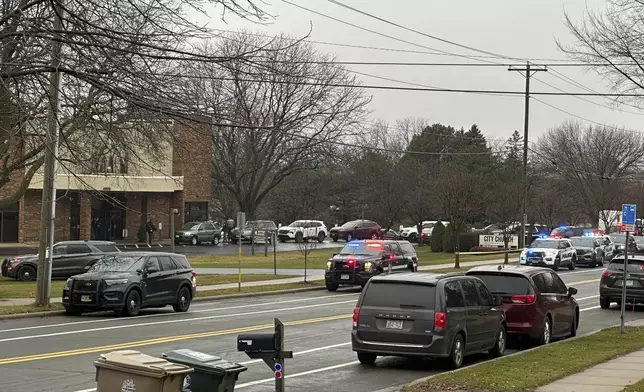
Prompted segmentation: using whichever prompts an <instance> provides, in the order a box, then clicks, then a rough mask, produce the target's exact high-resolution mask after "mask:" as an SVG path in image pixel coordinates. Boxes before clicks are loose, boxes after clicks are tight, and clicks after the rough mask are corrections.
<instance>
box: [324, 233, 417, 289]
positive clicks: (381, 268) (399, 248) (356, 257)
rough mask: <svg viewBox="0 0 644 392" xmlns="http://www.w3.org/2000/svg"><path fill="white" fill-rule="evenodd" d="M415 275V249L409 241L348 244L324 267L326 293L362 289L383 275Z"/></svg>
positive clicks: (353, 242) (374, 241)
mask: <svg viewBox="0 0 644 392" xmlns="http://www.w3.org/2000/svg"><path fill="white" fill-rule="evenodd" d="M416 271H418V257H417V256H416V249H414V246H413V245H412V244H411V243H409V242H408V241H391V240H385V241H382V240H380V241H379V240H364V241H351V242H349V243H347V244H346V245H345V246H344V248H342V250H341V251H340V253H335V254H334V255H333V257H332V258H330V259H329V261H328V262H327V263H326V272H325V274H324V281H325V283H326V288H327V290H329V291H336V290H337V289H338V286H339V285H341V284H342V285H360V286H362V287H364V285H365V284H367V281H368V280H369V279H370V278H371V277H372V276H375V275H380V274H382V273H389V272H391V273H395V272H416Z"/></svg>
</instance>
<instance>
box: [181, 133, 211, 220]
mask: <svg viewBox="0 0 644 392" xmlns="http://www.w3.org/2000/svg"><path fill="white" fill-rule="evenodd" d="M175 132H176V133H175V134H176V135H177V139H178V142H177V143H176V144H175V147H174V150H173V152H174V154H173V175H175V176H183V201H184V202H187V201H206V202H209V201H210V199H211V198H212V196H211V195H212V138H210V137H209V129H208V125H207V124H199V123H192V124H183V123H180V122H177V123H176V124H175ZM181 216H183V214H181Z"/></svg>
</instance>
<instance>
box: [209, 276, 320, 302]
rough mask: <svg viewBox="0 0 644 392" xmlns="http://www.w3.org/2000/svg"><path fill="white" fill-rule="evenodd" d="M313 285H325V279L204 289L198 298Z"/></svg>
mask: <svg viewBox="0 0 644 392" xmlns="http://www.w3.org/2000/svg"><path fill="white" fill-rule="evenodd" d="M302 279H304V278H302ZM312 287H324V281H323V280H315V281H311V282H307V283H304V282H303V281H302V282H298V283H283V284H270V285H265V286H246V287H244V286H242V288H241V291H238V289H237V288H232V289H221V290H202V291H197V298H198V297H217V296H220V295H231V294H251V293H267V292H271V291H281V290H295V289H306V288H312Z"/></svg>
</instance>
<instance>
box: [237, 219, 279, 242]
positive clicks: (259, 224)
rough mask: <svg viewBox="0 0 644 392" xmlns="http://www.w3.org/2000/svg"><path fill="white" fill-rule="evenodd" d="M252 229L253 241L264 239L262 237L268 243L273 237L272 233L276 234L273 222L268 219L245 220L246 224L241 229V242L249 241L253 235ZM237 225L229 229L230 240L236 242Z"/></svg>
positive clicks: (238, 235)
mask: <svg viewBox="0 0 644 392" xmlns="http://www.w3.org/2000/svg"><path fill="white" fill-rule="evenodd" d="M253 230H254V234H255V241H257V240H260V241H264V238H266V240H267V241H268V243H269V244H270V243H271V241H272V238H273V234H277V226H276V225H275V222H273V221H270V220H255V221H248V222H246V226H245V227H244V229H243V230H242V231H241V239H242V242H243V241H246V242H251V240H252V236H253ZM239 237H240V234H239V227H235V228H234V229H232V230H231V231H230V242H232V243H236V242H237V241H239Z"/></svg>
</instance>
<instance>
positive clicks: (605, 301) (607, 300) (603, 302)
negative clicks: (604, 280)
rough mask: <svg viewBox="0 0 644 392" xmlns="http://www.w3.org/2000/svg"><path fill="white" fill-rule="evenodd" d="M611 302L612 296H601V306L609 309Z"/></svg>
mask: <svg viewBox="0 0 644 392" xmlns="http://www.w3.org/2000/svg"><path fill="white" fill-rule="evenodd" d="M610 302H611V301H610V297H599V307H600V308H602V309H609V308H610Z"/></svg>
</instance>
